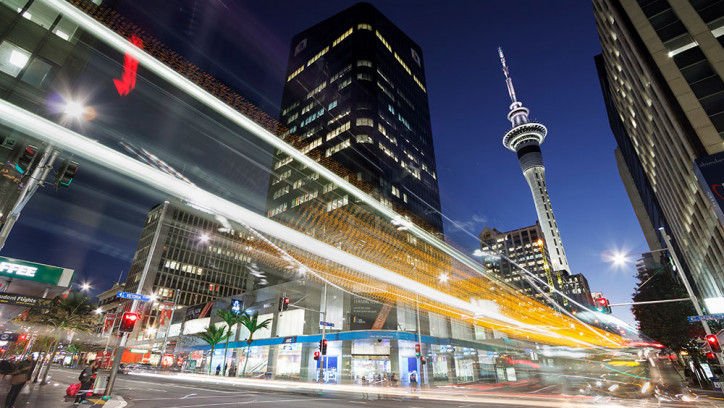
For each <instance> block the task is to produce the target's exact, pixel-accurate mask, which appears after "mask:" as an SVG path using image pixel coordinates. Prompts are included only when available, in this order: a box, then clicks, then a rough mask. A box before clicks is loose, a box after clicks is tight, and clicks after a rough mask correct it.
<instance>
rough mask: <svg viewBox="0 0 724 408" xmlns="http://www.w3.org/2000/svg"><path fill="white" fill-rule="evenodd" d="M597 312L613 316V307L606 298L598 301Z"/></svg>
mask: <svg viewBox="0 0 724 408" xmlns="http://www.w3.org/2000/svg"><path fill="white" fill-rule="evenodd" d="M596 310H598V311H599V312H601V313H606V314H611V306H610V305H609V304H608V299H606V298H604V297H600V298H598V299H596Z"/></svg>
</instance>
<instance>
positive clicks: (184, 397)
mask: <svg viewBox="0 0 724 408" xmlns="http://www.w3.org/2000/svg"><path fill="white" fill-rule="evenodd" d="M194 395H198V394H189V395H184V396H183V397H181V398H179V399H186V398H188V397H193V396H194Z"/></svg>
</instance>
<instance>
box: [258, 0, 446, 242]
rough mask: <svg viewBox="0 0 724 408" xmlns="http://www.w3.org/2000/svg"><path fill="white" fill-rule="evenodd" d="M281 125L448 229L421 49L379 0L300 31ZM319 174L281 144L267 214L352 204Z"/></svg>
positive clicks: (416, 214) (305, 148)
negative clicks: (315, 204)
mask: <svg viewBox="0 0 724 408" xmlns="http://www.w3.org/2000/svg"><path fill="white" fill-rule="evenodd" d="M280 122H282V123H283V124H284V125H285V126H286V127H287V130H286V132H285V133H284V134H283V135H282V137H283V138H284V139H285V140H287V141H288V142H289V143H291V144H293V145H294V146H296V147H297V148H299V149H300V150H301V151H302V152H304V153H305V154H307V155H309V156H310V157H312V158H314V159H316V160H317V161H320V162H322V163H324V164H325V165H327V166H328V167H330V168H333V169H335V168H337V169H339V168H341V169H344V173H345V174H346V175H348V176H349V177H350V178H351V179H354V180H350V181H355V182H358V183H362V184H365V185H367V186H370V187H371V188H370V189H369V192H370V193H371V194H372V195H373V196H375V198H377V199H378V200H380V201H382V202H383V203H386V204H388V205H389V206H390V207H393V206H394V207H397V208H402V209H404V210H405V213H406V215H408V216H409V217H411V218H412V219H414V220H415V221H416V222H417V223H419V224H420V225H421V226H423V227H425V228H426V229H428V230H430V231H431V232H435V233H439V234H441V233H442V217H441V215H440V197H439V191H438V185H437V174H436V166H435V153H434V149H433V143H432V130H431V126H430V112H429V106H428V100H427V88H426V81H425V71H424V62H423V59H422V50H421V49H420V47H419V46H418V45H417V44H416V43H415V42H413V41H412V40H411V39H410V38H409V37H408V36H407V35H405V34H404V33H403V32H402V31H401V30H400V29H399V28H397V27H396V26H395V25H394V24H392V22H390V21H389V20H388V19H387V18H386V17H385V16H383V15H382V14H381V13H380V12H379V11H378V10H377V9H375V8H374V7H373V6H371V5H369V4H367V3H359V4H356V5H354V6H352V7H350V8H348V9H346V10H344V11H342V12H340V13H338V14H336V15H335V16H333V17H330V18H328V19H327V20H324V21H322V22H321V23H319V24H317V25H315V26H313V27H311V28H309V29H307V30H305V31H302V32H301V33H299V34H297V35H295V36H294V38H293V39H292V46H291V51H290V53H289V64H288V68H287V77H286V84H285V86H284V93H283V96H282V106H281V118H280ZM317 177H318V175H316V174H314V173H312V172H311V171H310V170H307V169H304V168H301V167H300V165H299V164H298V163H295V162H293V161H292V159H291V158H290V157H288V156H286V154H284V153H282V152H279V151H277V152H276V154H275V157H274V160H273V165H272V178H271V180H270V186H269V195H268V200H267V215H268V216H269V217H272V218H277V219H281V220H293V219H294V218H295V217H296V214H298V212H299V211H298V209H297V208H296V207H298V206H299V205H301V204H303V203H305V202H307V201H311V200H315V199H316V200H322V202H324V203H326V211H332V210H334V209H336V208H339V207H343V206H346V205H348V204H350V199H351V198H350V197H348V196H347V195H339V194H337V193H335V192H334V190H335V186H332V185H323V186H322V185H320V182H317V181H316V180H317Z"/></svg>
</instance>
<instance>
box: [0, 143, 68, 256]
mask: <svg viewBox="0 0 724 408" xmlns="http://www.w3.org/2000/svg"><path fill="white" fill-rule="evenodd" d="M57 157H58V150H55V149H54V148H53V146H52V145H48V146H47V147H46V149H45V152H44V153H43V155H42V156H41V157H40V160H39V161H38V164H37V165H36V166H35V169H33V172H32V173H30V176H29V178H28V181H27V183H25V188H24V189H23V190H22V191H21V192H20V196H18V199H17V200H16V201H15V205H13V208H12V209H11V210H10V213H9V214H8V216H7V218H6V219H5V224H3V226H2V229H0V250H1V249H3V247H4V246H5V241H7V239H8V236H9V235H10V231H11V230H12V229H13V226H14V225H15V222H17V220H18V217H20V212H21V211H22V210H23V208H25V205H26V204H27V203H28V201H29V200H30V198H31V197H32V196H33V194H35V192H36V191H37V190H38V187H40V186H42V185H43V184H44V181H45V178H46V177H47V176H48V173H50V171H51V170H52V169H53V162H54V161H55V159H56V158H57Z"/></svg>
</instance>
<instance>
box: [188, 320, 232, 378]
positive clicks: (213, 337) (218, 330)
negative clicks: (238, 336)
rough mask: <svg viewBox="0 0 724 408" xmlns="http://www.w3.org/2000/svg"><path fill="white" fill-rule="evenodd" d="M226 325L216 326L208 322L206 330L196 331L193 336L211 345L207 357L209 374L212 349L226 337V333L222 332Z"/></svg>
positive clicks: (212, 354) (212, 355)
mask: <svg viewBox="0 0 724 408" xmlns="http://www.w3.org/2000/svg"><path fill="white" fill-rule="evenodd" d="M225 329H226V327H217V326H216V325H215V324H209V327H207V328H206V331H203V332H201V333H196V334H194V336H196V337H198V338H200V339H201V340H203V341H205V342H207V343H208V344H209V346H211V356H210V357H209V374H211V361H212V359H213V358H214V349H215V348H216V345H217V344H219V343H221V342H222V341H224V339H225V338H227V337H228V333H224V330H225Z"/></svg>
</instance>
